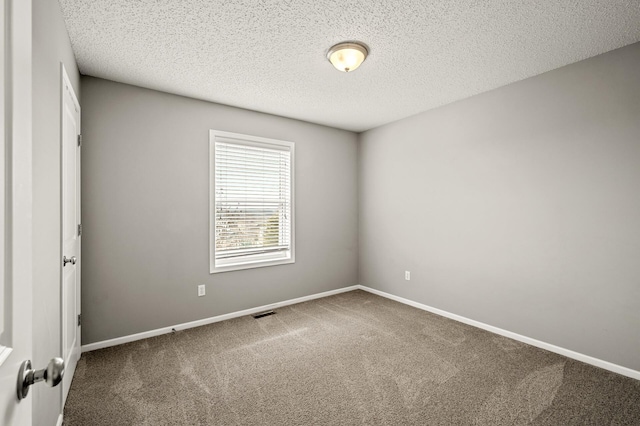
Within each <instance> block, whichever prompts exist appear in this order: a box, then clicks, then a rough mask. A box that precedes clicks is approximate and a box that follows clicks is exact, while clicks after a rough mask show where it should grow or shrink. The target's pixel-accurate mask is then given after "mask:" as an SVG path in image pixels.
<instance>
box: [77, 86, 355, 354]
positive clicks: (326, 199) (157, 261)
mask: <svg viewBox="0 0 640 426" xmlns="http://www.w3.org/2000/svg"><path fill="white" fill-rule="evenodd" d="M82 120H83V122H82V128H83V148H82V218H83V231H84V232H83V247H82V250H83V251H82V254H83V257H82V262H83V265H82V268H83V269H82V271H83V276H82V280H83V281H82V315H83V327H82V332H83V334H82V342H83V344H88V343H92V342H96V341H102V340H105V339H111V338H115V337H120V336H125V335H129V334H133V333H138V332H143V331H148V330H152V329H156V328H160V327H165V326H170V325H174V324H178V323H183V322H187V321H193V320H198V319H202V318H207V317H212V316H216V315H221V314H225V313H229V312H234V311H238V310H242V309H247V308H252V307H256V306H261V305H265V304H269V303H273V302H278V301H282V300H287V299H291V298H295V297H300V296H306V295H310V294H314V293H319V292H323V291H328V290H333V289H337V288H341V287H345V286H350V285H355V284H357V283H358V277H357V256H358V253H357V246H358V239H357V238H358V237H357V232H358V229H357V220H358V218H357V214H358V213H357V198H358V197H357V171H356V165H357V135H356V134H354V133H350V132H346V131H341V130H335V129H331V128H328V127H322V126H318V125H314V124H309V123H305V122H301V121H296V120H291V119H286V118H281V117H276V116H272V115H267V114H260V113H256V112H251V111H246V110H242V109H237V108H231V107H227V106H222V105H216V104H212V103H207V102H202V101H197V100H194V99H189V98H184V97H180V96H175V95H169V94H166V93H160V92H156V91H152V90H147V89H141V88H138V87H134V86H128V85H124V84H119V83H114V82H111V81H107V80H102V79H97V78H92V77H83V78H82ZM209 129H217V130H224V131H230V132H238V133H244V134H250V135H258V136H263V137H268V138H274V139H282V140H288V141H293V142H295V143H296V151H295V152H296V164H295V166H296V170H295V179H296V181H295V197H296V199H295V202H296V206H295V208H296V263H295V264H290V265H281V266H273V267H267V268H257V269H250V270H244V271H235V272H224V273H219V274H213V275H211V274H209V249H208V241H209V222H208V218H209V204H208V203H209V195H208V194H209V183H208V182H209V134H208V132H209ZM198 284H206V285H207V295H206V296H204V297H197V285H198Z"/></svg>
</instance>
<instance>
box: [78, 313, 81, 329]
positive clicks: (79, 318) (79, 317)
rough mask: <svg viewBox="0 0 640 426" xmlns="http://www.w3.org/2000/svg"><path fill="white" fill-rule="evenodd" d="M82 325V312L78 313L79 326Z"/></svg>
mask: <svg viewBox="0 0 640 426" xmlns="http://www.w3.org/2000/svg"><path fill="white" fill-rule="evenodd" d="M81 325H82V314H78V327H80V326H81Z"/></svg>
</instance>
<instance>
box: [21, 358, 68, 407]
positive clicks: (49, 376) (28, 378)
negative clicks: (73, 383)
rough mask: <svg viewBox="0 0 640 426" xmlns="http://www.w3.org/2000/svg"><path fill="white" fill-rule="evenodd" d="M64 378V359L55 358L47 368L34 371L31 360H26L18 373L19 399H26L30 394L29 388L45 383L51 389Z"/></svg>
mask: <svg viewBox="0 0 640 426" xmlns="http://www.w3.org/2000/svg"><path fill="white" fill-rule="evenodd" d="M63 376H64V361H63V359H62V358H53V359H51V361H49V365H47V368H43V369H42V370H33V369H32V368H31V360H26V361H25V362H23V363H22V365H21V366H20V371H19V372H18V399H24V398H25V397H26V396H27V394H28V393H29V386H31V385H32V384H34V383H38V382H42V381H44V382H45V383H46V384H48V385H49V386H51V387H54V386H57V385H58V384H59V383H60V382H61V381H62V377H63Z"/></svg>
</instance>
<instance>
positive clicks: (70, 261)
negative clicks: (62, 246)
mask: <svg viewBox="0 0 640 426" xmlns="http://www.w3.org/2000/svg"><path fill="white" fill-rule="evenodd" d="M76 261H77V259H76V257H75V256H71V259H69V258H67V256H63V257H62V266H67V263H70V264H72V265H75V264H76Z"/></svg>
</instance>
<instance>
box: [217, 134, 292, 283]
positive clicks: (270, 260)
mask: <svg viewBox="0 0 640 426" xmlns="http://www.w3.org/2000/svg"><path fill="white" fill-rule="evenodd" d="M219 138H221V139H226V140H229V139H235V140H237V141H238V143H240V144H246V145H251V144H253V145H258V146H269V145H275V146H277V147H283V146H285V147H287V148H288V150H289V151H290V152H291V160H290V164H289V165H290V169H291V170H290V173H291V175H290V185H291V187H290V196H291V219H290V224H291V225H290V226H291V229H290V232H291V241H290V249H289V251H288V252H286V253H287V254H286V257H283V255H282V254H273V253H267V254H257V255H252V256H251V259H242V260H240V261H238V260H232V261H226V262H225V261H222V262H220V261H218V266H216V223H215V221H216V214H215V211H216V198H215V197H216V178H215V164H216V140H218V139H219ZM294 148H295V144H294V143H293V142H288V141H281V140H277V139H268V138H263V137H260V136H252V135H243V134H240V133H232V132H223V131H220V130H210V131H209V272H210V273H211V274H216V273H219V272H229V271H238V270H243V269H251V268H262V267H266V266H276V265H286V264H290V263H295V261H296V258H295V217H296V214H295V204H296V203H295V152H294ZM220 263H222V264H220Z"/></svg>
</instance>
